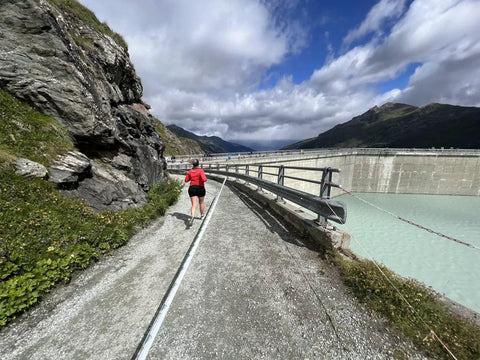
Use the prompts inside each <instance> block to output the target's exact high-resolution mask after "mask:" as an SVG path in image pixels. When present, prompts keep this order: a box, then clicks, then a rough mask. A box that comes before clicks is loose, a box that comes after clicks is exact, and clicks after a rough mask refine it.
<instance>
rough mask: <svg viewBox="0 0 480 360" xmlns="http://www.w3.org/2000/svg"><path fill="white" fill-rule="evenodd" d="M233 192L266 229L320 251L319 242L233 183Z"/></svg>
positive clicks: (290, 241) (287, 240) (289, 241)
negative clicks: (302, 232)
mask: <svg viewBox="0 0 480 360" xmlns="http://www.w3.org/2000/svg"><path fill="white" fill-rule="evenodd" d="M232 187H234V189H235V190H234V193H235V194H236V195H237V196H238V197H239V198H240V200H242V202H243V203H244V204H245V205H246V206H247V207H248V208H249V209H250V210H251V211H252V212H253V213H254V214H255V215H257V217H258V218H259V219H260V220H261V221H262V222H263V223H264V224H265V226H266V227H267V229H268V230H269V231H271V232H275V233H276V234H278V235H279V236H280V237H281V238H282V240H283V241H286V242H288V243H290V244H293V245H297V246H301V247H306V248H307V249H309V250H312V251H316V252H319V253H322V250H323V248H322V247H321V246H320V244H318V243H316V242H315V241H313V240H312V239H311V238H310V237H308V236H305V235H303V234H301V233H300V232H299V231H297V229H295V228H294V227H293V226H292V225H290V224H288V223H287V222H286V221H285V220H283V219H282V217H280V216H279V215H278V214H276V213H275V212H274V211H272V210H271V209H269V208H265V206H264V205H262V204H261V203H259V202H257V201H255V200H254V199H252V198H251V197H250V196H249V195H248V194H247V193H245V192H243V191H242V190H241V189H239V188H238V187H236V186H235V185H233V186H232Z"/></svg>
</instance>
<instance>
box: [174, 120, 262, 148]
mask: <svg viewBox="0 0 480 360" xmlns="http://www.w3.org/2000/svg"><path fill="white" fill-rule="evenodd" d="M167 129H168V130H170V131H171V132H172V133H174V134H175V135H176V136H178V137H179V138H185V139H190V140H194V141H196V142H197V143H198V144H199V146H200V148H201V149H202V151H203V152H205V153H228V152H250V151H255V150H253V149H252V148H249V147H248V146H243V145H240V144H236V143H232V142H229V141H226V140H223V139H222V138H220V137H218V136H200V135H197V134H194V133H193V132H190V131H188V130H185V129H183V128H181V127H180V126H177V125H173V124H172V125H167Z"/></svg>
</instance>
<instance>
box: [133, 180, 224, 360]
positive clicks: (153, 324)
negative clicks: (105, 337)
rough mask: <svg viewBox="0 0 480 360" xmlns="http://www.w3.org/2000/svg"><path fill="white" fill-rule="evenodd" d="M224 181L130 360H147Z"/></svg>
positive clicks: (213, 209)
mask: <svg viewBox="0 0 480 360" xmlns="http://www.w3.org/2000/svg"><path fill="white" fill-rule="evenodd" d="M226 180H227V179H226V178H225V179H224V180H223V183H222V187H221V188H220V191H219V192H218V194H217V196H216V197H215V200H214V201H213V202H212V204H211V205H210V207H209V208H208V211H207V215H206V216H205V220H204V221H203V222H202V224H201V225H200V229H199V230H198V232H197V234H196V235H195V237H194V239H193V241H192V243H191V245H190V247H189V248H188V251H187V253H186V254H185V257H184V258H183V261H182V263H181V264H180V267H179V268H178V270H177V272H176V273H175V276H174V277H173V280H172V282H171V283H170V286H169V287H168V290H167V292H166V293H165V295H164V296H163V299H162V301H161V302H160V305H159V306H158V308H157V311H156V312H155V315H154V316H153V319H152V321H150V324H149V326H148V328H147V331H146V332H145V334H144V336H143V338H142V341H141V342H140V344H139V345H138V347H137V349H136V351H135V353H134V354H133V356H132V359H131V360H145V359H146V358H147V356H148V353H149V351H150V348H151V347H152V345H153V342H154V340H155V337H156V336H157V334H158V331H159V330H160V328H161V326H162V323H163V320H164V319H165V317H166V316H167V313H168V310H169V308H170V305H171V304H172V301H173V298H174V297H175V294H176V293H177V290H178V289H179V287H180V284H181V282H182V279H183V277H184V276H185V274H186V272H187V269H188V267H189V266H190V262H191V261H192V259H193V256H194V255H195V251H196V250H197V248H198V245H199V243H200V240H201V239H202V237H203V234H204V232H205V230H206V228H207V226H208V223H209V222H210V219H211V217H212V215H213V213H214V211H215V207H216V206H217V202H218V199H219V198H220V194H221V193H222V190H223V186H224V185H225V181H226Z"/></svg>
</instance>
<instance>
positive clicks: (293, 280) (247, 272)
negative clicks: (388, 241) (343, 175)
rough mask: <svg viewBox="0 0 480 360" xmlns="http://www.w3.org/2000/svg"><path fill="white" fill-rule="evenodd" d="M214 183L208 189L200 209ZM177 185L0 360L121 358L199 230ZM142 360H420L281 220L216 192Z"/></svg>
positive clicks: (20, 333)
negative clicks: (150, 219) (167, 200)
mask: <svg viewBox="0 0 480 360" xmlns="http://www.w3.org/2000/svg"><path fill="white" fill-rule="evenodd" d="M219 189H220V184H218V183H216V182H214V181H209V182H208V183H207V197H206V205H207V207H208V206H210V204H211V202H212V200H213V198H214V195H215V194H217V193H218V191H219ZM188 212H189V199H188V195H187V193H186V188H185V189H184V190H183V192H182V195H181V198H180V200H179V202H178V203H177V204H175V205H174V206H173V207H171V208H170V209H169V211H168V212H167V214H166V216H165V217H163V218H162V219H160V220H158V221H156V222H155V223H154V224H153V225H152V226H151V227H149V228H148V229H146V230H145V231H143V232H141V233H140V234H138V235H137V236H135V237H134V238H133V239H132V240H131V241H130V242H129V244H128V245H126V246H125V247H123V248H121V249H119V250H118V251H116V253H115V255H114V256H111V257H107V258H104V259H102V260H101V261H99V262H98V263H97V264H95V265H94V266H92V267H90V268H89V269H87V270H86V271H84V272H82V273H78V274H77V275H76V276H75V277H74V279H73V280H72V282H71V283H70V284H69V285H66V286H60V287H57V288H56V289H55V290H54V291H53V292H52V293H51V294H49V295H48V296H46V297H45V299H44V301H43V302H42V303H41V304H40V305H39V306H37V307H36V308H35V309H33V310H32V311H30V312H29V313H28V314H26V315H25V316H22V317H20V319H18V320H17V321H15V322H14V323H13V324H11V325H9V326H7V327H6V328H4V329H3V330H2V331H0V358H1V359H3V360H10V359H130V358H131V356H132V355H133V353H134V352H135V349H136V348H137V345H138V343H139V342H140V340H141V339H142V336H143V334H144V333H145V331H146V329H147V327H148V324H149V322H150V320H151V318H152V316H153V314H154V313H155V311H156V309H157V307H158V305H159V303H160V301H161V299H162V298H163V296H164V294H165V292H166V291H167V289H168V287H169V285H170V282H171V281H172V278H173V277H174V274H175V272H176V270H177V268H178V267H179V265H180V263H181V261H182V259H183V257H184V255H185V253H186V251H187V249H188V247H189V246H190V244H191V242H192V241H193V239H194V236H195V234H196V233H197V231H198V229H199V227H200V224H201V222H200V220H199V219H198V220H195V222H194V224H193V226H192V227H189V226H187V220H188V216H187V214H188ZM148 358H149V359H217V358H218V359H398V358H408V359H424V357H423V356H422V355H420V354H418V353H417V352H416V351H415V350H414V349H413V348H412V346H411V345H410V344H409V343H408V342H406V341H404V340H402V339H400V338H398V337H397V336H395V335H393V334H391V333H390V332H389V331H388V329H387V327H386V325H385V323H384V322H383V321H382V320H381V319H377V318H374V317H372V316H370V315H368V313H367V312H366V311H365V310H364V309H362V308H361V307H360V306H359V305H358V304H357V303H356V301H355V300H354V299H353V298H352V297H351V296H350V295H349V294H348V291H347V290H346V289H345V288H344V286H343V284H342V282H341V279H340V278H339V276H338V273H337V270H336V269H335V268H334V267H333V266H331V265H330V264H329V262H328V261H325V260H323V259H321V258H319V255H318V253H317V252H316V251H314V248H313V246H311V245H310V244H308V243H305V242H304V239H302V238H301V237H300V236H298V234H297V233H296V232H295V231H294V230H293V229H291V228H290V227H289V226H285V225H284V224H283V223H282V220H281V219H278V218H277V217H276V216H275V215H274V214H271V213H270V212H268V211H266V210H265V209H263V208H262V207H261V206H259V205H258V204H256V203H255V202H253V201H252V200H251V199H249V198H248V197H246V196H245V195H243V194H241V193H240V194H239V193H234V192H233V191H231V190H230V189H229V188H227V187H225V188H224V189H223V191H222V194H221V196H220V198H219V201H218V204H217V207H216V210H215V213H214V214H213V216H212V218H211V221H210V223H209V224H208V227H207V228H206V231H205V233H204V236H203V239H202V240H201V242H200V244H199V248H198V250H197V253H196V254H195V256H194V258H193V260H192V263H191V265H190V268H189V269H188V271H187V273H186V275H185V278H184V279H183V282H182V284H181V285H180V289H179V291H178V293H177V295H176V297H175V299H174V301H173V304H172V307H171V308H170V311H169V313H168V315H167V317H166V318H165V321H164V323H163V325H162V328H161V329H160V332H159V334H158V336H157V338H156V340H155V343H154V344H153V346H152V348H151V351H150V354H149V357H148Z"/></svg>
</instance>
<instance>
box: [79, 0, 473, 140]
mask: <svg viewBox="0 0 480 360" xmlns="http://www.w3.org/2000/svg"><path fill="white" fill-rule="evenodd" d="M80 2H81V3H82V4H84V5H85V6H87V7H88V8H90V9H91V10H93V11H94V12H95V14H96V15H97V17H98V18H99V19H100V20H101V21H105V22H107V23H108V24H109V25H110V27H111V28H112V29H113V30H115V31H117V32H118V33H120V34H122V35H123V36H124V38H125V39H126V41H127V42H128V46H129V52H130V57H131V59H132V61H133V63H134V65H135V68H136V71H137V73H138V75H139V76H140V77H141V79H142V83H143V86H144V100H145V101H146V102H147V103H149V104H150V105H152V113H153V114H154V115H155V116H156V117H158V118H159V119H160V120H161V121H162V122H163V123H165V124H167V125H168V124H176V125H178V126H181V127H183V128H185V129H187V130H190V131H193V132H194V133H196V134H198V135H217V136H220V137H222V138H224V139H227V140H255V141H269V140H279V139H287V140H290V139H292V140H299V139H305V138H310V137H313V136H317V135H318V134H319V133H321V132H323V131H326V130H328V129H329V128H331V127H332V126H334V125H336V124H338V123H341V122H345V121H347V120H350V119H351V118H352V117H353V116H356V115H359V114H361V113H363V112H365V111H366V110H368V109H369V108H370V107H372V106H374V105H382V104H384V103H385V102H389V101H391V102H402V103H407V104H412V105H416V106H424V105H426V104H429V103H432V102H439V103H449V104H455V105H464V106H480V21H479V18H480V0H413V1H412V0H379V1H377V0H362V1H351V0H135V1H131V0H102V1H98V0H80ZM240 142H241V141H240Z"/></svg>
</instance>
